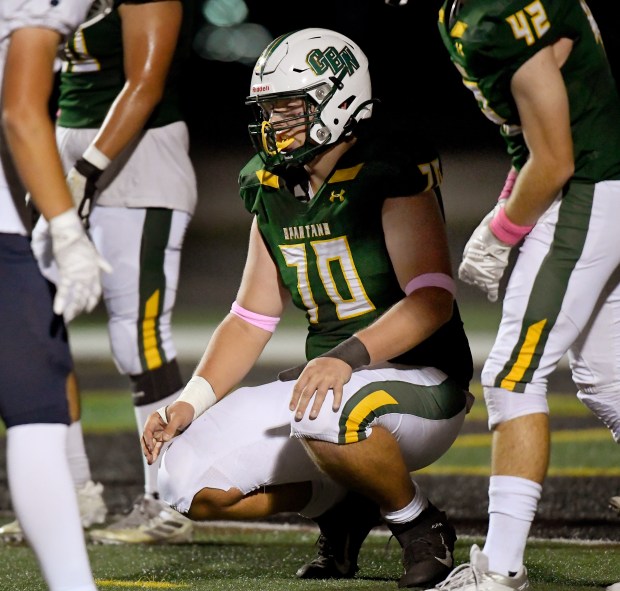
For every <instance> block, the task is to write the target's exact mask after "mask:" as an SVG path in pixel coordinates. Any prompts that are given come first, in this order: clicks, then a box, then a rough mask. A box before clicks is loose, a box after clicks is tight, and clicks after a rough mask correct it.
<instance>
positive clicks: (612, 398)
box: [577, 389, 620, 443]
mask: <svg viewBox="0 0 620 591" xmlns="http://www.w3.org/2000/svg"><path fill="white" fill-rule="evenodd" d="M577 398H579V400H581V402H583V404H585V405H586V406H587V407H588V408H589V409H590V410H591V411H592V412H593V413H594V415H595V416H596V417H597V418H598V419H599V420H600V421H601V422H602V423H603V424H604V425H605V426H606V427H607V428H608V429H609V430H610V431H611V434H612V435H613V438H614V440H615V441H616V443H620V389H619V390H616V391H614V392H584V391H583V390H580V391H579V392H577Z"/></svg>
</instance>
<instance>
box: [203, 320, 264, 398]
mask: <svg viewBox="0 0 620 591" xmlns="http://www.w3.org/2000/svg"><path fill="white" fill-rule="evenodd" d="M270 338H271V333H270V332H268V331H266V330H263V329H261V328H258V327H257V326H253V325H252V324H249V323H248V322H245V321H244V320H242V319H240V318H239V317H237V316H235V315H233V314H229V315H228V316H227V317H226V318H224V320H223V321H222V322H221V323H220V325H219V326H218V327H217V329H216V330H215V332H214V333H213V336H212V337H211V340H210V341H209V345H208V346H207V349H206V351H205V353H204V355H203V357H202V359H201V360H200V363H199V364H198V367H197V368H196V371H195V372H194V373H195V374H196V375H200V376H202V377H204V378H205V379H206V380H207V381H208V382H209V383H210V384H211V386H212V387H213V390H214V391H215V393H216V395H217V397H218V399H220V398H222V397H223V396H225V395H226V394H227V393H228V392H229V391H230V390H232V389H233V388H234V387H236V386H237V385H238V384H239V383H240V382H241V381H242V380H243V378H245V376H246V375H247V374H248V372H249V371H250V370H251V369H252V367H254V365H255V363H256V361H257V360H258V358H259V357H260V354H261V353H262V352H263V349H264V348H265V346H266V345H267V343H268V342H269V339H270Z"/></svg>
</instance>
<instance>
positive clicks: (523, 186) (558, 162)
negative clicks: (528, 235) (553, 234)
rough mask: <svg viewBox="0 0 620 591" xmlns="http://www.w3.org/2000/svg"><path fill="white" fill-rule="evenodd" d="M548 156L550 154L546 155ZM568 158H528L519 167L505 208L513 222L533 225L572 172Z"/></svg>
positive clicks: (572, 165) (571, 164)
mask: <svg viewBox="0 0 620 591" xmlns="http://www.w3.org/2000/svg"><path fill="white" fill-rule="evenodd" d="M550 156H551V155H550ZM573 170H574V163H573V161H572V160H569V159H566V158H565V159H554V158H552V157H549V158H546V159H545V160H542V161H541V159H540V158H536V157H532V158H530V160H529V161H528V162H527V163H526V164H525V166H524V167H523V168H522V169H521V172H520V173H519V176H518V177H517V180H516V182H515V186H514V189H513V191H512V195H511V196H510V197H509V199H508V200H507V201H506V206H505V211H506V215H507V216H508V218H509V219H510V220H511V221H512V222H514V223H515V224H518V225H522V226H526V225H533V224H535V223H536V222H537V221H538V218H540V216H541V215H542V214H543V213H544V212H545V211H546V210H547V209H548V208H549V206H550V205H551V204H552V203H553V201H554V200H555V198H556V197H557V195H558V193H559V192H560V191H561V190H562V187H563V186H564V185H565V184H566V183H567V182H568V180H569V179H570V178H571V175H572V174H573Z"/></svg>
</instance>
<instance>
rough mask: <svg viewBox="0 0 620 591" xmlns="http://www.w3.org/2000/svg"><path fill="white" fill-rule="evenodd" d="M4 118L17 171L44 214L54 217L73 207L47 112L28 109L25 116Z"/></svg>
mask: <svg viewBox="0 0 620 591" xmlns="http://www.w3.org/2000/svg"><path fill="white" fill-rule="evenodd" d="M4 122H5V134H6V138H7V142H8V144H9V147H10V149H11V153H12V155H13V160H14V162H15V166H16V168H17V171H18V173H19V175H20V178H21V180H22V182H23V184H24V186H25V188H26V190H27V191H29V192H30V195H31V198H32V200H33V202H34V204H35V206H36V207H37V209H38V210H39V211H40V212H41V214H42V215H43V216H44V217H45V218H46V219H50V218H53V217H55V216H57V215H58V214H60V213H62V212H64V211H66V210H67V209H69V208H70V207H72V206H73V201H72V199H71V196H70V194H69V190H68V189H67V185H66V183H65V177H64V172H63V169H62V164H61V162H60V157H59V156H58V152H57V149H56V141H55V138H54V132H53V127H52V123H51V121H50V120H49V117H47V112H46V113H45V114H44V116H41V115H38V116H37V114H36V113H30V114H28V113H25V112H24V117H20V116H19V115H17V114H16V116H15V118H13V117H12V116H8V117H6V118H5V119H4ZM24 197H25V196H24Z"/></svg>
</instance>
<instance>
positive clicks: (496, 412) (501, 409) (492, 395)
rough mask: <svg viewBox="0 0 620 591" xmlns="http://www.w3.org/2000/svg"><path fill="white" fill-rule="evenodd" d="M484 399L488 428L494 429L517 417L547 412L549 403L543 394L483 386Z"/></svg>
mask: <svg viewBox="0 0 620 591" xmlns="http://www.w3.org/2000/svg"><path fill="white" fill-rule="evenodd" d="M484 401H485V403H486V406H487V411H488V413H489V429H494V428H495V427H497V425H499V424H500V423H505V422H506V421H509V420H510V419H516V418H517V417H522V416H525V415H531V414H537V413H543V414H549V405H548V404H547V397H546V396H545V395H544V394H525V393H520V392H511V391H510V390H505V389H504V388H495V387H489V386H485V387H484Z"/></svg>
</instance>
